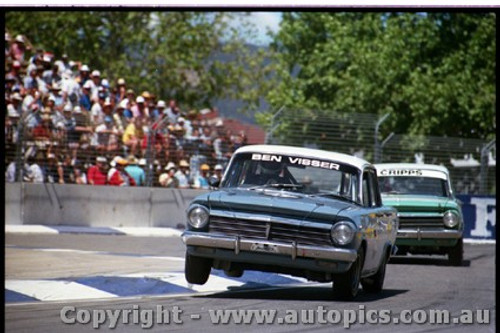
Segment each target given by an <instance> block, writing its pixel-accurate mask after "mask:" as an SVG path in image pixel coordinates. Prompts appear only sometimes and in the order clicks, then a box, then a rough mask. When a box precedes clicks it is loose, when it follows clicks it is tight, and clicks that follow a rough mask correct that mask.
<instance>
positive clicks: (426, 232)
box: [397, 228, 463, 240]
mask: <svg viewBox="0 0 500 333" xmlns="http://www.w3.org/2000/svg"><path fill="white" fill-rule="evenodd" d="M462 234H463V232H462V231H460V230H446V229H443V230H435V229H434V230H433V229H420V228H417V229H399V230H398V234H397V238H404V239H418V240H420V239H431V238H434V239H459V238H462Z"/></svg>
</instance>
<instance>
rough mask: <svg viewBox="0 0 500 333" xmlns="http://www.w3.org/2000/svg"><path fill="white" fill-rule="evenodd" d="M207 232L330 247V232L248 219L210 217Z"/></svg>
mask: <svg viewBox="0 0 500 333" xmlns="http://www.w3.org/2000/svg"><path fill="white" fill-rule="evenodd" d="M209 231H210V232H217V233H221V234H225V235H229V236H240V237H246V238H255V239H268V240H274V241H280V242H288V243H292V242H294V241H296V242H297V244H306V245H316V246H322V245H323V246H331V245H332V241H331V239H330V231H329V230H328V229H319V228H314V227H307V226H299V225H292V224H285V223H276V222H265V221H258V220H250V219H233V218H227V217H218V216H211V217H210V223H209Z"/></svg>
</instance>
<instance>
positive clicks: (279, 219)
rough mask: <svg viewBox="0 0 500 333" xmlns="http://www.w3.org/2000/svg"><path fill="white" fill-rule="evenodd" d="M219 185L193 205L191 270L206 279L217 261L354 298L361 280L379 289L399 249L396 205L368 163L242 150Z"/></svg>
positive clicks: (230, 269)
mask: <svg viewBox="0 0 500 333" xmlns="http://www.w3.org/2000/svg"><path fill="white" fill-rule="evenodd" d="M211 185H212V186H214V187H217V190H215V191H212V192H210V193H206V194H202V195H200V196H198V197H197V198H195V199H194V200H193V201H192V203H191V204H190V206H189V207H188V210H187V230H186V231H185V232H184V233H183V235H182V239H183V241H184V243H185V244H186V245H187V251H186V266H185V276H186V280H187V281H188V282H189V283H193V284H204V283H205V282H206V281H207V279H208V278H209V275H210V271H211V269H212V268H216V269H222V270H224V272H225V273H226V274H227V275H228V276H233V277H238V276H241V275H242V274H243V272H244V271H245V270H257V271H266V272H275V273H283V274H290V275H294V276H300V277H305V278H307V279H309V280H313V281H321V282H328V281H333V291H334V294H335V295H336V296H337V297H338V298H340V299H352V298H354V297H355V296H356V295H357V293H358V290H359V284H360V283H361V285H362V286H363V289H364V290H365V291H368V292H379V291H381V290H382V285H383V282H384V277H385V267H386V264H387V261H388V260H389V257H390V255H391V254H392V253H393V252H394V249H395V248H394V242H395V239H396V231H397V226H398V219H397V211H396V209H394V208H392V207H387V206H384V205H383V204H382V199H381V197H380V192H379V189H378V182H377V174H376V170H375V168H374V167H373V165H372V164H370V163H368V162H367V161H365V160H362V159H359V158H356V157H353V156H349V155H345V154H337V153H332V152H327V151H322V150H315V149H307V148H297V147H287V146H273V145H255V146H245V147H242V148H239V149H238V150H237V151H236V152H235V153H234V154H233V156H232V158H231V161H230V163H229V165H228V167H227V170H226V172H225V173H224V176H223V178H222V181H221V182H220V183H218V182H217V181H216V180H215V179H212V180H211Z"/></svg>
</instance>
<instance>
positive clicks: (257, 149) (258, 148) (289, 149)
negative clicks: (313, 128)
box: [234, 145, 372, 170]
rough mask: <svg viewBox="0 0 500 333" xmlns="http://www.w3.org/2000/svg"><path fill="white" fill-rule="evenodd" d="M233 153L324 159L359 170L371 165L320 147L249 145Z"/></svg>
mask: <svg viewBox="0 0 500 333" xmlns="http://www.w3.org/2000/svg"><path fill="white" fill-rule="evenodd" d="M234 153H235V154H237V153H263V154H282V155H288V156H297V157H308V158H318V159H326V160H332V161H336V162H340V163H343V164H347V165H351V166H353V167H356V168H358V169H360V170H362V169H363V168H364V167H365V166H367V165H372V164H371V163H369V162H368V161H365V160H364V159H362V158H359V157H355V156H352V155H347V154H342V153H335V152H331V151H326V150H320V149H312V148H303V147H293V146H282V145H249V146H243V147H241V148H238V149H237V150H236V151H235V152H234Z"/></svg>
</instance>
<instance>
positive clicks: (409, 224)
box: [399, 216, 444, 229]
mask: <svg viewBox="0 0 500 333" xmlns="http://www.w3.org/2000/svg"><path fill="white" fill-rule="evenodd" d="M417 228H421V229H422V228H426V229H442V228H444V224H443V218H441V217H422V216H412V217H409V216H400V217H399V229H417Z"/></svg>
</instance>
